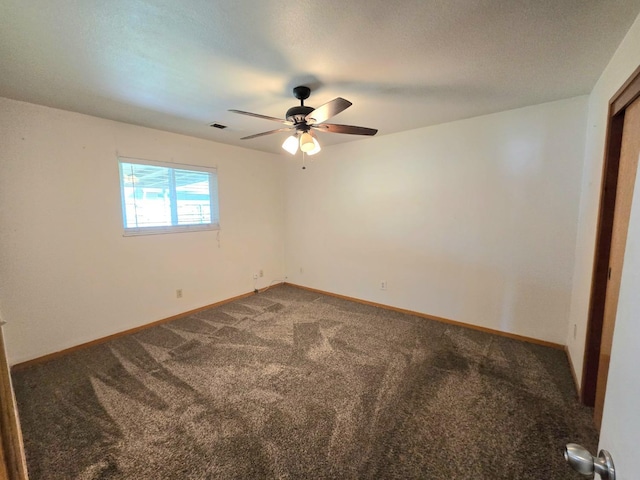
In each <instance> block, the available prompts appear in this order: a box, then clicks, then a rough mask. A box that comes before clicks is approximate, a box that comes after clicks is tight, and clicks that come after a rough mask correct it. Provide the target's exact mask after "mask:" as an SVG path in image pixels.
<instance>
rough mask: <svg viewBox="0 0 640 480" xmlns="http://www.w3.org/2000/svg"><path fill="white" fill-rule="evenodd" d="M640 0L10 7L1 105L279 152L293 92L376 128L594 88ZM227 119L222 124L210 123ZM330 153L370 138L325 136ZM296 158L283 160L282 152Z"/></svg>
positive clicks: (144, 1)
mask: <svg viewBox="0 0 640 480" xmlns="http://www.w3.org/2000/svg"><path fill="white" fill-rule="evenodd" d="M639 11H640V0H536V1H531V0H484V1H483V0H448V1H442V0H438V1H435V0H432V1H426V0H423V1H410V0H404V1H402V0H395V1H394V0H349V1H345V0H340V1H335V0H323V1H319V0H312V1H306V0H297V1H293V0H290V1H283V0H217V1H211V0H175V1H169V0H164V1H161V0H110V1H104V0H29V1H25V0H2V1H0V96H4V97H9V98H14V99H18V100H24V101H27V102H32V103H38V104H42V105H48V106H52V107H57V108H62V109H66V110H72V111H76V112H81V113H86V114H90V115H96V116H99V117H104V118H108V119H113V120H119V121H123V122H128V123H133V124H137V125H144V126H148V127H153V128H158V129H162V130H168V131H173V132H178V133H184V134H188V135H193V136H196V137H202V138H207V139H212V140H215V141H218V142H222V143H228V144H233V145H241V146H244V147H247V148H254V149H257V150H263V151H271V152H275V153H281V152H282V149H281V148H280V145H281V143H282V141H283V140H284V138H286V134H285V133H280V134H277V135H272V136H267V137H261V138H257V139H254V140H244V141H241V140H240V137H242V136H246V135H250V134H254V133H258V132H262V131H266V130H271V129H274V128H278V124H277V123H275V122H270V121H267V120H261V119H256V118H251V117H243V116H241V115H236V114H233V113H230V112H228V111H227V110H228V109H231V108H235V109H239V110H247V111H252V112H257V113H261V114H264V115H269V116H273V117H284V114H285V112H286V110H287V109H288V108H289V107H292V106H294V105H297V104H298V101H297V100H295V99H294V98H293V96H292V93H291V89H292V87H294V86H295V85H297V84H304V85H308V86H310V87H311V88H312V89H313V91H312V93H311V98H310V99H309V100H308V101H307V102H306V103H307V104H308V105H311V106H315V107H317V106H319V105H321V104H323V103H325V102H327V101H329V100H331V99H333V98H335V97H338V96H341V97H344V98H346V99H348V100H350V101H352V102H353V106H352V107H350V108H349V109H348V110H346V111H344V112H343V113H341V114H339V115H338V116H336V117H334V119H332V120H331V121H335V123H343V124H351V125H362V126H366V127H372V128H378V129H379V133H378V135H385V134H389V133H393V132H398V131H402V130H409V129H413V128H417V127H423V126H427V125H433V124H438V123H443V122H448V121H452V120H457V119H461V118H468V117H473V116H477V115H482V114H486V113H491V112H497V111H502V110H507V109H511V108H517V107H521V106H525V105H531V104H537V103H542V102H546V101H551V100H556V99H561V98H567V97H571V96H575V95H580V94H586V93H589V91H590V90H591V88H592V87H593V85H594V84H595V82H596V80H597V78H598V76H599V75H600V73H601V72H602V71H603V69H604V67H605V66H606V63H607V61H608V60H609V59H610V58H611V56H612V54H613V52H614V51H615V48H616V47H617V45H618V44H619V43H620V41H621V40H622V38H623V37H624V34H625V33H626V32H627V30H628V29H629V27H630V26H631V23H632V22H633V20H634V19H635V18H636V16H637V15H638V12H639ZM214 121H215V122H219V123H222V124H225V125H228V127H229V128H227V129H226V130H216V129H213V128H211V127H209V126H208V124H210V123H211V122H214ZM318 136H319V139H320V142H321V144H322V145H329V144H333V143H338V142H341V141H349V140H358V139H362V138H363V137H357V136H349V135H340V134H328V133H320V134H319V135H318ZM283 154H284V155H286V153H283Z"/></svg>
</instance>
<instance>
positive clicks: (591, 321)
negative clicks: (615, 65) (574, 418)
mask: <svg viewBox="0 0 640 480" xmlns="http://www.w3.org/2000/svg"><path fill="white" fill-rule="evenodd" d="M638 97H640V66H639V67H638V68H636V70H635V71H634V72H633V73H632V74H631V76H630V77H629V78H628V79H627V81H626V82H625V83H624V84H623V85H622V87H620V89H618V91H617V92H616V93H615V95H614V96H613V97H612V98H611V100H610V101H609V111H608V115H607V130H606V139H605V150H604V164H603V166H602V184H601V187H600V209H599V213H598V226H597V229H596V245H595V253H594V262H593V273H592V277H591V296H590V299H589V318H588V323H587V337H586V342H585V350H584V363H583V365H584V366H583V369H582V384H581V385H582V388H581V389H580V400H581V401H582V403H584V404H585V405H588V406H590V407H593V406H594V405H595V400H596V390H597V379H598V367H599V364H600V347H601V343H602V325H603V321H604V304H605V299H606V295H607V282H608V278H609V260H610V254H611V237H612V234H613V217H614V212H615V203H616V188H617V186H618V170H619V167H620V148H621V145H622V130H623V127H624V115H625V111H626V108H627V107H628V106H629V105H630V104H631V103H633V101H634V100H636V99H637V98H638Z"/></svg>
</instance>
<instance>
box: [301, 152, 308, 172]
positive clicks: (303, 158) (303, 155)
mask: <svg viewBox="0 0 640 480" xmlns="http://www.w3.org/2000/svg"><path fill="white" fill-rule="evenodd" d="M306 159H307V154H306V153H304V152H302V169H303V170H306V169H307V167H306V165H305V164H304V162H305V160H306Z"/></svg>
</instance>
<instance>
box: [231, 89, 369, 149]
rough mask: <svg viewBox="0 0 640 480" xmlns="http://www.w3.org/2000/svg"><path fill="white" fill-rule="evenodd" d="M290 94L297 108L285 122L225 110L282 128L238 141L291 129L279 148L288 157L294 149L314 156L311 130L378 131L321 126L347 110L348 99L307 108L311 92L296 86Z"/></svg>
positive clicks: (337, 131) (360, 133) (365, 128)
mask: <svg viewBox="0 0 640 480" xmlns="http://www.w3.org/2000/svg"><path fill="white" fill-rule="evenodd" d="M293 95H294V96H295V97H296V98H297V99H298V100H300V105H299V106H295V107H292V108H290V109H289V110H287V113H286V115H285V118H286V119H285V120H281V119H279V118H275V117H269V116H267V115H260V114H258V113H251V112H245V111H242V110H229V111H230V112H233V113H239V114H241V115H248V116H250V117H256V118H262V119H264V120H271V121H275V122H279V123H282V124H284V125H285V127H284V128H278V129H277V130H269V131H268V132H262V133H257V134H254V135H249V136H247V137H243V138H241V140H249V139H252V138H257V137H262V136H264V135H271V134H273V133H279V132H288V131H291V130H294V133H293V135H291V136H290V137H288V138H287V139H286V140H285V141H284V143H283V144H282V148H283V149H284V150H286V151H287V152H289V153H290V154H291V155H295V154H296V153H297V152H298V147H299V148H300V150H301V151H302V152H303V154H307V155H315V154H316V153H318V152H319V151H320V150H321V148H320V143H319V142H318V140H317V139H316V138H315V135H314V134H313V132H312V129H315V130H321V131H324V132H328V133H343V134H349V135H375V134H376V133H378V130H376V129H374V128H367V127H356V126H353V125H339V124H335V123H325V122H326V121H327V120H328V119H330V118H331V117H333V116H335V115H337V114H339V113H340V112H342V111H344V110H346V109H347V108H349V107H350V106H351V105H352V103H351V102H350V101H349V100H345V99H344V98H341V97H338V98H334V99H333V100H331V101H330V102H327V103H325V104H324V105H321V106H320V107H318V108H315V109H314V108H313V107H307V106H305V104H304V101H305V100H306V99H307V98H309V95H311V89H310V88H309V87H305V86H298V87H295V88H294V89H293Z"/></svg>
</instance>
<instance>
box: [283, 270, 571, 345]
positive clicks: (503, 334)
mask: <svg viewBox="0 0 640 480" xmlns="http://www.w3.org/2000/svg"><path fill="white" fill-rule="evenodd" d="M285 285H289V286H291V287H296V288H301V289H302V290H308V291H310V292H315V293H321V294H323V295H330V296H332V297H336V298H341V299H343V300H349V301H351V302H357V303H362V304H364V305H371V306H373V307H379V308H384V309H385V310H391V311H394V312H399V313H406V314H408V315H414V316H416V317H421V318H426V319H428V320H435V321H436V322H441V323H447V324H449V325H457V326H458V327H464V328H469V329H471V330H478V331H480V332H485V333H491V334H493V335H499V336H501V337H507V338H512V339H514V340H520V341H522V342H527V343H535V344H536V345H543V346H545V347H551V348H556V349H558V350H564V349H565V346H564V345H560V344H559V343H553V342H547V341H546V340H540V339H538V338H532V337H525V336H523V335H516V334H515V333H509V332H503V331H501V330H494V329H492V328H487V327H481V326H479V325H473V324H470V323H464V322H458V321H456V320H450V319H448V318H443V317H437V316H435V315H429V314H426V313H422V312H416V311H413V310H407V309H405V308H398V307H393V306H391V305H385V304H383V303H376V302H370V301H368V300H362V299H360V298H355V297H349V296H346V295H340V294H338V293H332V292H326V291H324V290H318V289H316V288H311V287H305V286H303V285H297V284H295V283H288V282H285Z"/></svg>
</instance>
